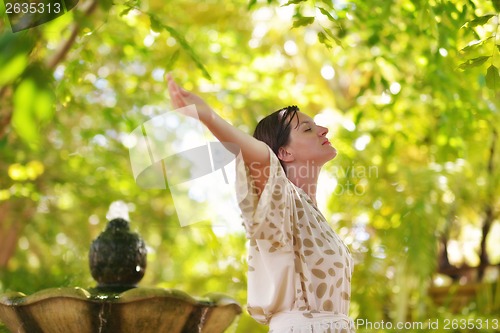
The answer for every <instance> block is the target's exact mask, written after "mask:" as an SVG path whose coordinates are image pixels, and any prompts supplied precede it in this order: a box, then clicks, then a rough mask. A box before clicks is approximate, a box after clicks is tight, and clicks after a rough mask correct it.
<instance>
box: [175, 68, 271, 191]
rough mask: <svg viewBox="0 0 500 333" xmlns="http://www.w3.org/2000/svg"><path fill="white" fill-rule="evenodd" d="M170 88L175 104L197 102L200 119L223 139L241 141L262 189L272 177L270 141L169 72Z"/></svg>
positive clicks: (185, 104)
mask: <svg viewBox="0 0 500 333" xmlns="http://www.w3.org/2000/svg"><path fill="white" fill-rule="evenodd" d="M167 79H168V91H169V94H170V98H171V100H172V106H173V107H174V108H182V107H185V106H188V105H192V104H194V105H195V106H196V110H197V112H198V118H199V119H200V121H201V122H202V123H203V124H204V125H205V126H206V127H207V128H208V129H209V130H210V132H212V134H213V135H214V136H215V137H216V138H217V139H219V141H221V142H231V143H234V144H236V145H238V146H239V147H240V149H241V154H242V156H243V160H244V161H245V164H246V165H248V166H249V169H250V175H251V176H252V179H253V180H254V185H255V186H256V187H257V189H258V190H259V194H260V192H262V189H263V188H264V185H265V184H266V182H267V179H268V177H269V167H268V166H269V158H270V157H269V149H268V147H267V145H266V144H265V143H264V142H262V141H259V140H257V139H255V138H254V137H253V136H251V135H249V134H247V133H245V132H243V131H241V130H239V129H238V128H236V127H234V126H232V125H231V124H229V123H228V122H227V121H225V120H224V119H223V118H221V117H220V116H219V115H218V114H217V113H216V112H215V111H214V110H213V109H212V108H211V107H210V106H209V105H208V104H207V103H206V102H205V101H204V100H203V99H202V98H201V97H199V96H197V95H195V94H193V93H191V92H189V91H187V90H185V89H183V88H181V87H180V86H179V85H178V84H177V83H176V82H175V81H174V79H173V78H172V76H171V75H170V74H168V75H167Z"/></svg>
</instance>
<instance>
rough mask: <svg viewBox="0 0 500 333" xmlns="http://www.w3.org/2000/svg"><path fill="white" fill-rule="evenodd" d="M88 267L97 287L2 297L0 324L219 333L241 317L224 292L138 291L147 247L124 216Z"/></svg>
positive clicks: (84, 331) (58, 331)
mask: <svg viewBox="0 0 500 333" xmlns="http://www.w3.org/2000/svg"><path fill="white" fill-rule="evenodd" d="M111 209H112V207H111V208H110V210H111ZM122 215H123V214H122ZM126 215H127V217H128V212H127V214H126ZM108 216H109V214H108ZM108 218H109V217H108ZM89 264H90V271H91V273H92V276H93V278H94V279H95V280H96V281H97V287H96V288H92V289H89V290H85V289H83V288H79V287H75V288H51V289H45V290H42V291H39V292H36V293H34V294H32V295H29V296H26V295H24V294H22V293H20V292H10V293H6V294H3V295H0V321H1V322H2V323H3V324H4V325H5V326H6V327H7V328H8V329H9V330H10V331H11V332H12V333H14V332H15V333H221V332H224V331H225V330H226V329H227V328H228V327H229V326H230V325H231V323H232V322H233V320H234V319H235V318H236V317H237V316H238V315H239V314H240V313H241V307H240V305H239V304H238V303H237V302H236V301H235V300H233V299H232V298H229V297H227V296H225V295H222V294H216V293H211V294H207V295H206V296H205V297H203V298H195V297H192V296H190V295H188V294H187V293H185V292H183V291H180V290H176V289H161V288H146V287H137V283H138V282H139V281H140V280H141V279H142V277H143V276H144V272H145V269H146V246H145V244H144V241H143V240H142V238H141V237H140V236H139V235H138V234H136V233H133V232H131V231H130V228H129V222H128V219H124V218H122V217H116V218H112V219H110V221H109V223H108V225H107V227H106V230H105V231H104V232H103V233H101V235H99V237H97V238H96V239H95V240H94V241H93V242H92V245H91V247H90V252H89Z"/></svg>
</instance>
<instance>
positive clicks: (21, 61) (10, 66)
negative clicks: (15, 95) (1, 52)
mask: <svg viewBox="0 0 500 333" xmlns="http://www.w3.org/2000/svg"><path fill="white" fill-rule="evenodd" d="M27 65H28V57H27V56H26V55H25V54H17V55H16V56H14V57H12V58H10V59H8V60H7V62H6V63H5V64H2V66H1V67H0V86H3V85H5V84H7V83H10V82H12V81H14V80H15V79H16V78H17V77H18V76H19V75H21V73H22V72H23V71H24V69H25V68H26V66H27Z"/></svg>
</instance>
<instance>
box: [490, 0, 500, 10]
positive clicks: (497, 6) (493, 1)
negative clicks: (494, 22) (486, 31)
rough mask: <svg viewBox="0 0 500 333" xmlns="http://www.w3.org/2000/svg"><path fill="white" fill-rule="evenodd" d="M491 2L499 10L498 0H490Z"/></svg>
mask: <svg viewBox="0 0 500 333" xmlns="http://www.w3.org/2000/svg"><path fill="white" fill-rule="evenodd" d="M491 2H492V3H493V8H495V10H496V11H497V12H500V0H491Z"/></svg>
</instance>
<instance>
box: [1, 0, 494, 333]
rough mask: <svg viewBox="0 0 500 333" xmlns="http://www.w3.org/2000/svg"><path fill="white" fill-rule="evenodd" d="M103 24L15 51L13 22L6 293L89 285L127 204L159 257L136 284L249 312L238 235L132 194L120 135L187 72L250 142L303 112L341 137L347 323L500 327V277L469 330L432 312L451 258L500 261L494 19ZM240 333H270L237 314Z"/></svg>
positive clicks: (143, 10)
mask: <svg viewBox="0 0 500 333" xmlns="http://www.w3.org/2000/svg"><path fill="white" fill-rule="evenodd" d="M90 3H92V1H90ZM80 7H82V8H80ZM89 7H90V8H91V9H92V10H90V9H88V7H85V8H84V5H83V4H79V6H77V8H75V9H74V10H72V11H70V12H69V13H67V14H65V15H63V16H62V17H60V18H58V19H56V20H54V21H51V22H49V23H46V24H44V25H41V26H39V27H36V28H33V29H30V30H26V31H22V32H19V33H12V32H10V26H9V23H8V20H7V17H6V15H4V11H5V8H3V7H0V13H1V14H2V17H3V21H2V22H0V30H1V31H2V33H1V35H0V50H1V52H0V293H1V292H5V291H10V290H16V291H21V292H24V293H26V294H30V293H33V292H35V291H37V290H40V289H43V288H49V287H57V286H82V287H91V286H93V285H94V282H93V281H92V280H91V278H90V273H89V269H88V268H87V253H88V248H89V245H90V242H91V240H92V239H94V238H95V237H97V235H98V234H99V233H100V232H101V231H102V230H103V229H104V227H105V224H106V220H105V215H106V211H107V209H108V206H109V204H110V203H111V202H113V201H115V200H123V201H125V202H127V203H128V205H129V208H130V210H131V213H130V214H131V220H132V221H131V222H132V227H133V228H135V229H136V230H137V231H139V232H140V233H141V235H142V236H143V237H144V239H145V241H146V243H147V244H148V246H149V251H150V252H149V256H148V268H147V271H146V276H145V278H144V280H143V281H142V282H141V284H142V285H150V286H158V287H166V288H178V289H182V290H184V291H186V292H188V293H190V294H192V295H199V296H202V295H203V294H205V293H207V292H214V291H218V292H224V293H227V294H228V295H230V296H232V297H234V298H236V299H237V300H238V301H239V302H240V303H242V304H244V303H245V298H246V277H245V271H246V261H245V237H244V234H243V230H242V229H240V232H233V233H228V234H226V235H223V236H221V235H217V234H216V233H214V230H212V228H211V227H210V226H209V225H203V224H195V225H192V226H189V227H180V225H179V221H178V219H177V217H176V214H175V209H174V206H173V202H172V197H171V195H170V193H169V191H168V190H167V191H162V190H144V189H141V188H139V187H138V186H137V185H136V184H135V182H134V179H133V176H132V171H131V167H130V162H129V156H128V149H127V147H126V144H125V141H126V137H127V135H128V134H129V133H130V132H132V130H134V129H135V128H136V127H137V126H140V125H141V124H142V123H143V122H145V121H147V120H149V119H151V118H152V117H154V116H156V115H159V114H162V113H164V112H165V111H166V110H170V105H169V99H168V94H167V93H166V87H165V81H164V74H165V73H166V72H168V71H173V73H174V76H175V77H176V78H177V79H178V80H179V81H180V82H182V83H183V84H184V85H185V87H186V88H187V89H193V90H196V91H198V92H200V93H201V94H203V96H204V97H206V99H207V100H208V102H209V103H210V104H211V105H213V106H214V108H215V109H216V110H218V112H219V113H220V114H221V115H222V116H223V117H225V118H226V119H228V120H229V121H231V122H232V123H233V124H235V125H236V126H238V127H240V128H241V129H242V130H244V131H247V132H252V130H253V128H254V127H255V125H256V123H257V121H258V120H259V119H260V118H261V117H262V116H264V115H265V114H267V113H269V112H271V111H273V110H276V109H279V108H281V107H283V106H284V105H290V104H297V105H299V106H300V107H301V109H302V110H303V111H304V112H306V113H308V114H310V115H312V116H315V115H319V116H320V117H318V118H317V122H322V123H323V124H325V125H327V126H328V127H329V128H330V130H331V131H330V135H331V137H332V139H331V141H332V142H333V143H334V145H335V146H336V147H337V149H338V150H339V152H340V153H339V156H338V157H337V159H336V160H335V161H334V162H333V163H331V164H329V165H328V166H326V167H325V171H324V174H325V177H326V178H325V181H324V182H323V184H326V185H325V188H326V190H328V193H329V195H328V196H326V197H323V202H324V205H323V206H324V207H323V208H324V214H325V216H326V217H327V219H328V220H329V221H331V223H332V225H333V227H334V229H335V230H337V231H338V233H339V234H340V235H341V237H342V238H343V239H345V240H346V243H348V245H349V246H350V247H351V249H352V252H353V253H354V254H355V258H356V261H357V266H356V269H355V275H354V279H353V289H352V290H353V294H352V308H351V314H352V316H353V318H365V319H367V320H371V321H377V320H378V321H380V320H391V321H395V322H396V321H404V320H409V319H411V320H414V321H419V320H420V321H425V320H427V319H432V318H441V319H443V318H495V316H496V317H497V318H498V313H499V311H500V310H499V309H500V300H499V299H500V297H499V292H498V290H499V289H500V288H499V287H498V282H497V283H496V287H495V285H494V284H491V285H490V284H488V283H486V282H484V281H487V280H488V278H489V279H492V280H493V281H494V280H497V281H498V279H499V278H498V269H497V271H496V272H497V273H496V275H495V273H494V272H495V271H494V270H492V271H487V272H486V275H485V278H484V279H483V282H484V283H483V284H484V287H481V288H480V291H479V292H477V293H476V296H474V297H473V298H471V299H470V302H467V304H466V305H465V306H464V307H462V308H461V310H460V312H459V313H458V314H457V313H454V312H453V311H452V310H451V305H450V303H449V302H448V303H444V304H443V305H439V304H436V303H435V302H433V300H432V298H431V297H429V289H430V288H431V287H432V285H433V281H434V280H435V279H436V278H441V279H442V280H444V281H445V283H448V284H449V283H450V280H451V278H449V277H447V276H445V275H439V274H438V272H439V270H440V268H442V267H441V266H439V265H438V263H439V262H440V261H439V260H440V259H442V257H441V254H442V252H440V250H442V246H441V247H440V245H442V244H443V243H442V241H443V240H444V242H445V243H446V244H448V245H449V247H450V248H451V249H450V260H451V261H452V263H454V264H455V265H462V264H463V265H466V267H477V266H479V265H480V263H485V262H488V263H489V264H490V265H497V267H498V264H499V263H500V251H499V248H498V242H499V236H498V235H499V234H500V232H499V228H500V225H499V222H498V213H499V211H500V199H499V198H500V196H499V191H500V186H499V175H500V172H499V162H500V157H499V156H500V154H499V152H498V151H499V147H498V146H499V145H498V144H499V138H498V131H499V128H498V124H500V122H499V106H500V105H499V102H500V98H499V97H500V96H499V91H500V88H499V86H498V84H499V81H500V80H499V74H498V68H500V54H499V52H500V46H499V44H500V42H499V38H500V37H499V36H498V33H499V14H498V12H499V8H498V7H499V5H498V1H479V0H476V1H465V0H453V1H428V2H420V1H410V0H404V1H400V2H397V3H394V2H390V1H385V0H375V1H361V0H353V1H349V2H346V1H333V2H331V1H290V2H288V3H287V4H285V3H281V2H278V1H272V0H271V1H254V0H252V1H242V0H237V1H231V2H224V1H216V0H211V1H204V2H198V1H191V0H180V1H175V2H169V1H167V2H165V1H160V0H130V1H116V2H113V3H112V2H110V1H105V2H99V4H98V5H96V6H94V8H92V6H89ZM234 223H235V225H236V226H239V225H240V224H241V221H234ZM485 226H488V229H487V231H488V237H487V238H486V239H484V240H482V238H481V235H483V234H484V233H482V232H484V231H485V230H486V229H485ZM481 241H483V242H484V243H485V245H484V247H485V248H486V249H487V256H488V261H485V259H484V258H482V256H481V252H480V248H481V247H480V245H481ZM452 250H453V251H452ZM452 254H454V255H453V256H452ZM484 255H485V253H483V256H484ZM472 271H473V270H472ZM488 272H493V273H488ZM488 274H489V275H488ZM461 278H463V279H465V280H467V281H469V282H471V281H476V280H478V279H477V278H475V277H468V276H467V274H463V276H461ZM462 281H463V280H462ZM0 329H1V328H0ZM233 331H235V332H245V333H247V332H266V328H265V327H263V326H260V325H258V324H256V323H255V322H254V321H252V319H251V318H250V317H249V316H248V315H246V314H243V315H242V316H241V318H239V320H238V322H237V323H235V325H234V327H233ZM359 331H363V329H362V328H359ZM457 331H460V330H457ZM463 331H466V330H463ZM485 331H488V330H485Z"/></svg>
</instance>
